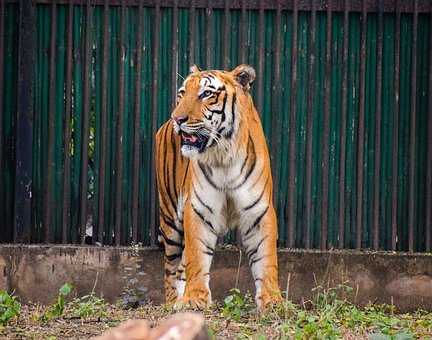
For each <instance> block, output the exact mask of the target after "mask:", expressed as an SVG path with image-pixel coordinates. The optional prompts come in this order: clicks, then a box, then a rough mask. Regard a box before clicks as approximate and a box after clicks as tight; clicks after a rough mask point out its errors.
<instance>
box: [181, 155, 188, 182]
mask: <svg viewBox="0 0 432 340" xmlns="http://www.w3.org/2000/svg"><path fill="white" fill-rule="evenodd" d="M188 172H189V158H188V159H187V165H186V171H185V173H184V177H183V181H182V186H181V187H182V188H184V187H185V182H186V178H187V175H188Z"/></svg>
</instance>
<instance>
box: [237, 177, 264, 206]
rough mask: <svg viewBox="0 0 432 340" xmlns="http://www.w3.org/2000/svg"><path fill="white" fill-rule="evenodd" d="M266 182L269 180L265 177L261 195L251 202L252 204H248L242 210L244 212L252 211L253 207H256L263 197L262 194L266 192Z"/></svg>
mask: <svg viewBox="0 0 432 340" xmlns="http://www.w3.org/2000/svg"><path fill="white" fill-rule="evenodd" d="M268 180H269V178H268V177H267V181H266V182H265V184H264V188H263V190H262V192H261V194H260V195H259V197H258V198H257V199H256V200H255V201H254V202H252V204H250V205H248V206H247V207H245V208H243V210H244V211H246V210H249V209H252V208H253V207H254V206H256V205H257V204H258V202H259V201H261V198H262V197H263V196H264V192H265V190H266V187H267V183H268Z"/></svg>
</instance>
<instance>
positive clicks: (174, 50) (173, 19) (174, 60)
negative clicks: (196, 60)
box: [171, 0, 179, 108]
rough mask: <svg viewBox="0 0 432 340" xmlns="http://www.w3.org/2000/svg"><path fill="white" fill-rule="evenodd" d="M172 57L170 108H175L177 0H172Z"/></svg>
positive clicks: (177, 30)
mask: <svg viewBox="0 0 432 340" xmlns="http://www.w3.org/2000/svg"><path fill="white" fill-rule="evenodd" d="M172 30H173V31H172V35H173V37H172V46H171V50H172V55H171V69H172V71H171V96H172V99H171V100H172V106H171V107H172V108H174V107H175V102H176V97H177V88H178V86H177V74H178V34H179V26H178V0H174V7H173V18H172Z"/></svg>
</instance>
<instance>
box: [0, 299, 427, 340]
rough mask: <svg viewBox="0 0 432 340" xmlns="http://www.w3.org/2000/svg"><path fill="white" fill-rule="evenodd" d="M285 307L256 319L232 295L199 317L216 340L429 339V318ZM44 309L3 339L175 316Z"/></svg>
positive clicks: (143, 310)
mask: <svg viewBox="0 0 432 340" xmlns="http://www.w3.org/2000/svg"><path fill="white" fill-rule="evenodd" d="M309 307H310V308H308V307H307V306H298V305H293V304H291V303H289V302H287V303H286V304H284V306H282V307H277V308H275V309H272V310H270V311H269V312H267V313H265V314H262V315H258V314H257V313H256V312H255V310H254V304H253V302H252V300H251V299H250V298H249V297H244V296H240V295H236V294H233V298H232V299H229V300H226V301H225V303H224V304H223V305H219V306H214V307H213V308H211V309H209V310H207V311H205V312H204V313H203V314H204V316H205V318H206V321H207V325H208V329H209V334H210V335H211V337H212V338H216V339H371V340H385V339H388V340H393V339H394V340H403V339H405V340H406V339H432V313H427V312H422V311H419V312H416V313H411V314H395V313H394V312H395V311H394V310H392V309H391V307H389V306H370V307H368V308H363V309H359V308H357V307H355V306H353V305H351V304H349V303H347V302H345V301H341V300H333V301H316V302H315V304H314V305H313V306H312V305H311V306H309ZM46 308H47V307H45V306H40V305H23V306H22V307H21V313H20V315H19V316H18V317H16V318H14V319H12V320H11V321H9V323H8V324H7V325H6V326H4V327H2V328H0V337H1V338H2V339H3V338H4V339H49V340H54V339H88V338H91V337H93V336H96V335H99V334H101V333H102V332H103V331H105V330H107V329H109V328H110V327H113V326H116V325H118V324H119V323H120V322H121V321H124V320H127V319H146V320H148V322H149V323H150V324H151V326H155V325H157V324H158V323H159V322H160V321H161V320H163V319H164V318H166V317H168V316H169V315H171V314H172V313H173V311H172V310H171V309H170V308H168V307H166V306H153V305H150V304H147V305H144V306H140V307H138V308H134V309H124V308H121V307H118V306H115V305H110V304H104V305H101V306H98V308H95V309H94V310H90V312H91V313H90V314H91V315H88V316H86V317H80V316H77V306H75V307H71V306H66V308H65V311H64V313H63V315H62V316H61V317H56V318H53V319H52V320H49V321H47V320H43V315H44V311H45V310H46Z"/></svg>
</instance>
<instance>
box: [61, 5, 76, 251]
mask: <svg viewBox="0 0 432 340" xmlns="http://www.w3.org/2000/svg"><path fill="white" fill-rule="evenodd" d="M73 11H74V8H73V3H72V2H70V3H69V7H68V19H67V52H66V53H67V56H66V93H65V98H66V102H65V118H64V141H63V149H64V174H63V210H62V243H63V244H65V243H67V242H68V233H69V227H70V179H71V178H70V175H71V174H70V153H71V133H72V130H71V119H72V117H71V110H72V55H73V42H72V41H73V40H72V39H73V36H72V27H73V26H72V25H73Z"/></svg>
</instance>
